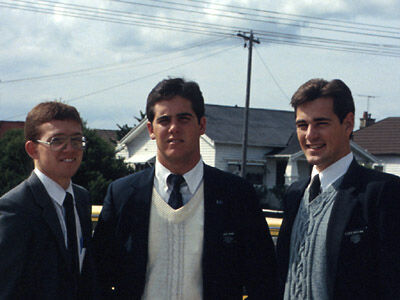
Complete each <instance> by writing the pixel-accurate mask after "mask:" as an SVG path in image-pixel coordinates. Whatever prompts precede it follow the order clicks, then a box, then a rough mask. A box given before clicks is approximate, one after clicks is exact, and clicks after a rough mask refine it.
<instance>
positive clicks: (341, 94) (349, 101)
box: [290, 78, 355, 123]
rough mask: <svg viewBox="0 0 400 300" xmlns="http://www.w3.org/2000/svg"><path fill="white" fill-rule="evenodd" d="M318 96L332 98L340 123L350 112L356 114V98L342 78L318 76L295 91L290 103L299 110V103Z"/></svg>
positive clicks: (312, 99) (334, 110)
mask: <svg viewBox="0 0 400 300" xmlns="http://www.w3.org/2000/svg"><path fill="white" fill-rule="evenodd" d="M318 98H332V99H333V112H334V113H335V114H336V115H337V117H338V118H339V120H340V123H342V122H343V120H344V118H345V117H346V116H347V114H348V113H349V112H352V113H353V114H354V111H355V109H354V100H353V96H352V95H351V91H350V89H349V87H348V86H347V85H346V84H345V83H344V82H343V81H341V80H340V79H334V80H332V81H327V80H324V79H320V78H316V79H311V80H309V81H307V82H306V83H304V84H303V85H302V86H300V87H299V89H298V90H297V91H296V92H295V93H294V95H293V97H292V101H291V102H290V104H291V105H292V107H293V108H294V109H295V111H296V110H297V107H298V106H299V105H302V104H303V103H306V102H310V101H314V100H316V99H318Z"/></svg>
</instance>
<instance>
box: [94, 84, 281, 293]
mask: <svg viewBox="0 0 400 300" xmlns="http://www.w3.org/2000/svg"><path fill="white" fill-rule="evenodd" d="M146 113H147V118H148V124H147V126H148V131H149V134H150V137H151V138H152V139H155V140H156V144H157V161H156V165H155V167H152V168H148V169H145V170H143V171H141V172H138V173H135V174H132V175H130V176H127V177H124V178H121V179H119V180H116V181H115V182H113V183H112V184H111V185H110V186H109V188H108V192H107V196H106V198H105V200H104V205H103V210H102V212H101V215H100V219H99V222H98V224H97V227H96V230H95V234H94V249H95V258H96V265H97V266H98V267H99V269H98V275H99V285H100V289H101V291H102V293H103V296H104V298H105V299H110V298H112V297H115V298H116V299H193V300H194V299H242V295H243V288H246V290H247V293H248V295H249V297H250V299H276V296H277V280H276V279H277V277H276V275H277V274H276V262H275V253H274V246H273V243H272V239H271V237H270V234H269V231H268V225H267V224H266V222H265V219H264V218H263V216H262V213H261V209H260V208H259V206H258V203H257V202H258V201H257V199H256V195H255V192H254V189H253V187H252V186H251V185H250V184H249V183H247V182H246V181H244V180H243V179H241V178H240V177H237V176H235V175H233V174H229V173H226V172H223V171H220V170H218V169H216V168H213V167H210V166H208V165H205V164H204V163H203V161H202V159H201V156H200V136H201V135H202V134H204V132H205V126H206V119H205V117H204V100H203V96H202V94H201V91H200V89H199V87H198V85H197V84H196V83H194V82H187V81H184V80H183V79H181V78H173V79H166V80H163V81H161V82H160V83H159V84H157V86H156V87H155V88H154V89H153V90H152V91H151V93H150V94H149V97H148V100H147V107H146ZM171 174H174V175H171ZM179 175H182V177H183V183H178V188H177V190H175V188H174V186H173V183H170V182H169V179H168V178H172V177H174V176H175V177H180V176H179ZM170 176H171V177H170ZM172 195H179V197H178V198H179V199H180V201H181V202H180V204H179V205H177V206H175V205H176V204H174V203H176V202H174V201H175V200H173V199H176V198H174V197H173V196H172ZM188 212H189V213H188Z"/></svg>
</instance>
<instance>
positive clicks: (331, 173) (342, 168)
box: [311, 152, 354, 191]
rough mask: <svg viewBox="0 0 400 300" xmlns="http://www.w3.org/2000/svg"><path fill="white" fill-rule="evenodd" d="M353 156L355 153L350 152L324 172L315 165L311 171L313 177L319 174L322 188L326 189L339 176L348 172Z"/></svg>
mask: <svg viewBox="0 0 400 300" xmlns="http://www.w3.org/2000/svg"><path fill="white" fill-rule="evenodd" d="M353 157H354V156H353V153H352V152H350V153H349V154H347V155H346V156H344V157H342V158H341V159H339V160H338V161H336V162H335V163H333V164H331V165H330V166H329V167H327V168H326V169H324V170H323V171H322V172H318V171H317V169H316V167H315V166H314V167H313V170H312V173H311V178H314V176H315V175H317V174H319V179H320V181H321V189H322V190H323V191H324V190H325V189H326V188H327V187H328V186H329V185H330V184H332V183H334V182H335V181H336V180H337V179H338V178H340V177H341V176H343V175H344V174H345V173H346V172H347V169H348V168H349V166H350V164H351V162H352V161H353Z"/></svg>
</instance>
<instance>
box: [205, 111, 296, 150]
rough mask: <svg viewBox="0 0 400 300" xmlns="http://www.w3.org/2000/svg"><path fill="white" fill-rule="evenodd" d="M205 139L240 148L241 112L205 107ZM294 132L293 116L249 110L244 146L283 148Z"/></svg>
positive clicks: (286, 112)
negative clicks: (235, 145)
mask: <svg viewBox="0 0 400 300" xmlns="http://www.w3.org/2000/svg"><path fill="white" fill-rule="evenodd" d="M205 114H206V118H207V129H206V135H207V136H208V137H210V138H211V139H212V140H213V141H214V142H216V143H228V144H242V142H243V138H242V135H243V120H244V108H243V107H237V106H225V105H214V104H206V105H205ZM294 130H295V122H294V113H293V112H291V111H283V110H271V109H259V108H251V109H249V128H248V145H250V146H261V147H266V146H267V147H286V146H287V144H288V141H289V139H290V137H291V135H292V134H293V131H294Z"/></svg>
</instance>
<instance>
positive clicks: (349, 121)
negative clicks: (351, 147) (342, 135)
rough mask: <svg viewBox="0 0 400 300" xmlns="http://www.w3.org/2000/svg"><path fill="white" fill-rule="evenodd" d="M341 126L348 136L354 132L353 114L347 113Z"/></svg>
mask: <svg viewBox="0 0 400 300" xmlns="http://www.w3.org/2000/svg"><path fill="white" fill-rule="evenodd" d="M343 125H344V126H345V130H346V133H348V135H349V136H350V135H351V133H352V132H353V130H354V114H353V113H352V112H349V113H348V114H347V115H346V117H345V118H344V120H343Z"/></svg>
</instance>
